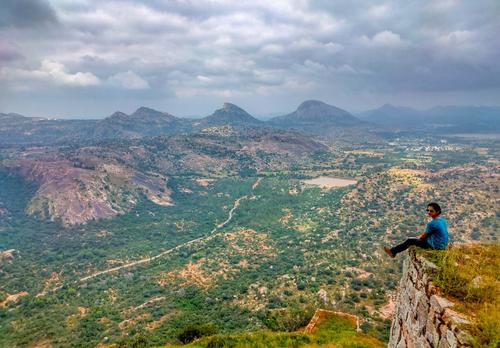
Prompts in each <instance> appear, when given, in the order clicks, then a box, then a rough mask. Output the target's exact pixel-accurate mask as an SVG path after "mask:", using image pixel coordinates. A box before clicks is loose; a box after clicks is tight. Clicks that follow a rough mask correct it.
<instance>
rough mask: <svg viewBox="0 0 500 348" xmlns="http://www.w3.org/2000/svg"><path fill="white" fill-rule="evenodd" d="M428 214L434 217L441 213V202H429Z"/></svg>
mask: <svg viewBox="0 0 500 348" xmlns="http://www.w3.org/2000/svg"><path fill="white" fill-rule="evenodd" d="M427 215H429V216H430V217H431V218H433V219H434V218H436V217H438V216H439V215H441V207H440V206H439V204H437V203H435V202H432V203H429V204H427Z"/></svg>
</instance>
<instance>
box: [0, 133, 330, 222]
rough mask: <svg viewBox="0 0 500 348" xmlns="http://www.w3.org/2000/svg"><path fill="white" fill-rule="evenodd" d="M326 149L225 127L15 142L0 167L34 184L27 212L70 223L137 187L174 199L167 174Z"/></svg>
mask: <svg viewBox="0 0 500 348" xmlns="http://www.w3.org/2000/svg"><path fill="white" fill-rule="evenodd" d="M328 151H329V149H328V147H326V146H325V145H323V144H321V143H318V142H316V141H314V140H312V139H310V138H309V137H307V136H305V135H303V134H301V133H297V132H290V131H276V130H270V129H264V128H258V129H253V128H249V129H246V128H241V127H239V128H233V127H230V126H223V127H210V128H207V129H205V131H203V132H201V133H196V134H189V135H177V136H170V137H168V136H162V137H153V138H141V139H135V140H134V139H129V140H121V141H116V142H110V143H106V144H101V145H94V146H82V147H78V146H75V147H72V148H68V147H45V148H29V149H26V150H19V149H14V150H10V151H9V152H6V154H5V156H7V158H6V159H5V160H3V161H1V162H0V167H4V168H7V169H8V170H9V171H10V172H11V173H14V174H16V175H20V176H21V177H23V178H24V179H25V180H27V181H29V182H34V183H36V184H37V185H38V189H37V190H36V193H35V194H34V196H33V198H32V200H31V201H30V203H29V205H28V207H26V211H27V212H28V213H29V214H30V215H35V216H37V217H39V218H41V219H50V220H57V221H61V222H62V223H63V225H66V226H69V225H75V224H84V223H86V222H88V221H90V220H98V219H106V218H111V217H113V216H116V215H118V214H122V213H124V212H127V211H129V210H130V209H131V207H133V206H134V205H135V204H136V203H137V202H138V199H139V195H140V194H144V195H145V196H146V197H147V198H148V199H149V200H151V201H153V202H155V203H157V204H172V203H173V202H172V200H171V199H170V189H169V188H168V180H167V178H168V177H169V176H172V175H200V176H220V175H228V174H229V175H243V176H245V175H249V174H255V173H258V172H260V171H266V170H289V169H291V168H292V167H293V166H295V165H298V164H304V163H308V162H310V161H311V156H313V155H315V154H318V153H328ZM0 208H1V207H0ZM5 214H6V213H5Z"/></svg>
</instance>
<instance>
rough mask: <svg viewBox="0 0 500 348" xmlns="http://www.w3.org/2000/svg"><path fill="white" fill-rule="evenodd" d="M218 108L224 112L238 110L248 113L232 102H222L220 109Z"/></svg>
mask: <svg viewBox="0 0 500 348" xmlns="http://www.w3.org/2000/svg"><path fill="white" fill-rule="evenodd" d="M220 110H224V111H226V112H230V111H232V112H234V111H238V112H244V113H246V114H248V113H247V112H246V111H245V110H243V109H242V108H240V107H239V106H238V105H235V104H232V103H227V102H226V103H224V104H223V105H222V109H220Z"/></svg>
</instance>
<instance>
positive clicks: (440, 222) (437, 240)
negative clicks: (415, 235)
mask: <svg viewBox="0 0 500 348" xmlns="http://www.w3.org/2000/svg"><path fill="white" fill-rule="evenodd" d="M425 233H427V234H428V237H427V238H426V239H425V240H426V242H427V244H429V245H430V247H431V248H432V249H441V250H442V249H446V247H447V246H448V227H447V226H446V220H445V219H444V218H442V217H439V218H436V219H432V221H430V222H429V223H428V224H427V227H426V228H425Z"/></svg>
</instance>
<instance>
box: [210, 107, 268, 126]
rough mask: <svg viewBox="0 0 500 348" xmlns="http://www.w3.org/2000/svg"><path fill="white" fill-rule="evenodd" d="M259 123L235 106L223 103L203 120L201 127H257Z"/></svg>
mask: <svg viewBox="0 0 500 348" xmlns="http://www.w3.org/2000/svg"><path fill="white" fill-rule="evenodd" d="M260 123H261V121H259V120H257V119H256V118H254V117H253V116H252V115H250V114H249V113H248V112H246V111H245V110H243V109H242V108H240V107H239V106H237V105H234V104H231V103H224V104H223V105H222V108H221V109H218V110H215V111H214V113H213V114H212V115H210V116H207V117H205V118H204V122H203V125H204V126H206V125H209V126H214V125H226V124H229V125H257V124H260Z"/></svg>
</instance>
